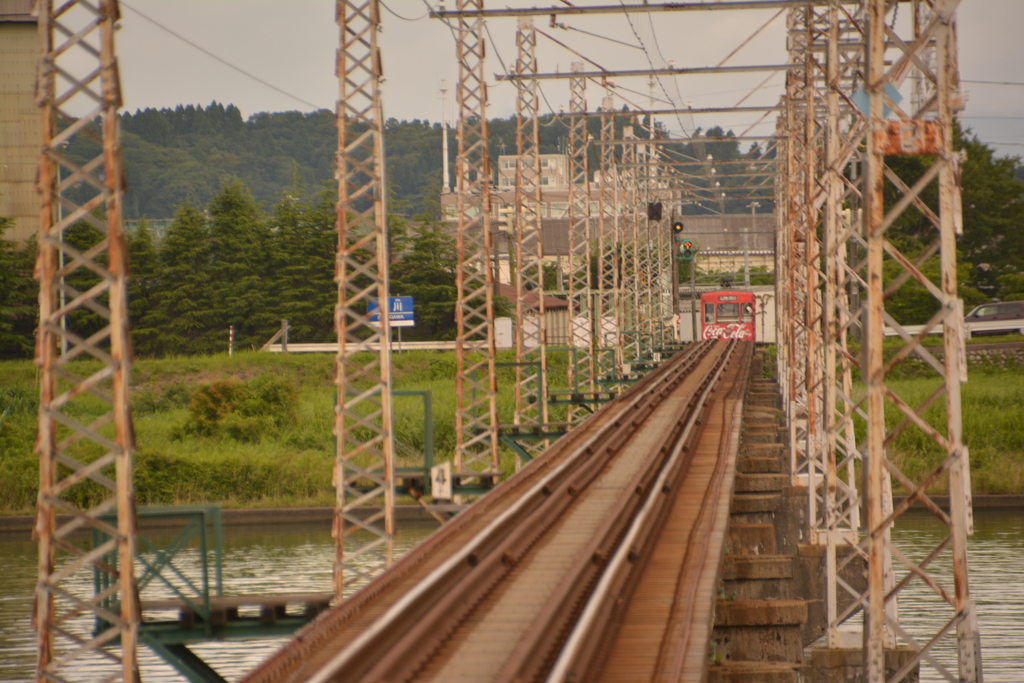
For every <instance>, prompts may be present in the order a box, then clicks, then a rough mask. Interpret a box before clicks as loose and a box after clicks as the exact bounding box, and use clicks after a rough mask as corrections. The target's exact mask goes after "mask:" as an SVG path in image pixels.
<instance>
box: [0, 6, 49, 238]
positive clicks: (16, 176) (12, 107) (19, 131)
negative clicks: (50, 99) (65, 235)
mask: <svg viewBox="0 0 1024 683" xmlns="http://www.w3.org/2000/svg"><path fill="white" fill-rule="evenodd" d="M38 54H39V36H38V32H37V29H36V25H35V23H30V22H23V21H17V22H0V216H7V217H12V218H14V219H15V223H14V229H13V230H10V231H8V232H7V234H6V235H5V238H6V239H8V240H13V241H15V242H24V241H25V240H26V239H28V238H29V237H30V236H31V235H34V234H35V233H37V232H38V231H39V196H38V195H37V194H36V191H35V179H36V165H37V164H38V162H39V145H40V119H39V111H38V109H36V106H35V103H34V101H33V100H34V97H35V83H36V61H37V59H38Z"/></svg>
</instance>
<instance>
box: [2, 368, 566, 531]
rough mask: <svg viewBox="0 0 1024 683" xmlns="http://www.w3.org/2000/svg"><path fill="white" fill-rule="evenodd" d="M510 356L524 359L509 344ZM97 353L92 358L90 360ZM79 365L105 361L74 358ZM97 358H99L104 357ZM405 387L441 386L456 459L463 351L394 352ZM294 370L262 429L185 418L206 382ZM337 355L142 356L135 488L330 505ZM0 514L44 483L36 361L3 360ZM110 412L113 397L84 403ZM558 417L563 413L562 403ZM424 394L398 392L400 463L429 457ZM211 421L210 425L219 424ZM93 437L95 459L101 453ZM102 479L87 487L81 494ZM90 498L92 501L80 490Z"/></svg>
mask: <svg viewBox="0 0 1024 683" xmlns="http://www.w3.org/2000/svg"><path fill="white" fill-rule="evenodd" d="M497 360H498V361H499V362H505V363H507V362H511V361H513V360H514V358H513V356H512V354H511V353H510V352H501V353H500V354H499V358H498V359H497ZM90 363H91V364H90ZM73 365H75V366H76V370H77V371H78V372H79V373H80V374H84V373H86V372H87V371H89V370H93V369H96V368H98V367H99V366H98V364H96V363H92V362H90V361H83V362H80V363H75V364H73ZM93 366H95V367H93ZM565 367H566V360H565V358H564V357H562V355H560V354H557V353H554V354H550V360H549V373H548V377H549V386H551V387H552V388H559V387H564V386H566V382H565ZM393 368H394V374H393V377H394V388H395V390H396V391H430V392H431V397H432V403H433V417H434V421H433V423H434V443H435V451H436V454H435V458H436V459H437V460H438V461H440V460H444V459H450V458H451V457H452V453H453V452H454V449H455V429H454V418H455V405H456V399H455V384H454V375H455V358H454V354H453V353H451V352H435V351H413V352H404V353H401V354H395V355H394V356H393ZM268 376H269V377H273V378H276V379H286V380H287V381H288V382H290V383H291V384H292V385H293V387H294V389H295V391H296V392H297V394H298V399H299V400H298V405H297V408H296V411H295V413H296V414H295V417H296V419H295V420H294V422H292V421H290V420H288V421H281V423H280V424H279V425H277V426H276V427H274V428H269V427H268V428H266V429H262V430H257V431H258V433H257V434H256V436H258V438H256V437H251V438H237V437H238V430H237V429H236V430H234V436H232V430H220V431H217V432H216V433H200V431H201V430H200V431H197V430H188V429H185V428H184V427H185V425H186V424H187V423H188V421H189V420H190V413H189V410H188V406H189V403H190V400H191V398H192V396H193V394H194V392H195V391H196V389H197V388H199V387H200V386H202V385H207V384H210V383H214V382H218V381H222V380H229V381H231V382H235V383H241V384H244V383H248V384H250V385H252V384H253V383H254V382H255V383H258V380H260V378H264V377H268ZM333 377H334V357H333V356H330V355H326V354H295V355H291V354H268V353H240V354H237V355H235V356H232V357H228V356H226V355H220V356H207V357H189V358H165V359H154V360H138V361H136V362H135V364H134V365H133V368H132V387H131V402H132V409H133V420H134V427H135V437H136V453H135V489H136V497H137V500H138V502H139V503H140V504H184V503H198V502H220V503H222V504H225V505H229V506H232V505H233V506H246V507H256V506H264V507H266V506H277V505H283V506H299V505H330V504H332V503H333V500H334V495H335V494H334V488H333V486H332V471H333V467H334V452H335V445H334V435H333V428H334V417H333V416H334V405H335V386H334V380H333ZM514 384H515V369H514V368H508V367H505V368H500V369H499V371H498V389H499V393H498V401H497V403H498V414H499V420H500V421H501V422H503V423H510V422H511V421H512V414H513V409H514V406H513V387H514ZM7 407H10V408H11V412H10V414H9V415H8V417H7V418H6V419H5V420H4V421H3V423H2V424H0V514H18V513H26V512H29V511H31V509H32V508H33V507H34V506H35V498H36V492H37V490H38V476H39V475H38V461H37V456H36V455H35V454H34V453H33V452H32V445H33V441H34V438H35V424H36V414H37V412H38V387H37V376H36V371H35V368H34V367H33V366H32V364H31V363H30V362H27V361H14V362H3V363H0V413H2V412H3V411H4V409H5V408H7ZM76 409H77V410H79V411H82V413H83V414H81V415H80V416H79V417H81V418H83V419H84V418H85V417H88V415H87V414H86V413H92V414H93V415H99V414H100V411H102V410H103V404H102V403H100V402H99V401H92V402H84V403H82V404H80V405H78V406H77V407H76ZM550 419H551V420H552V421H558V420H563V419H564V408H562V409H553V411H552V415H551V418H550ZM423 420H424V417H423V404H422V402H421V400H420V399H419V398H418V397H405V396H397V397H396V398H395V402H394V430H395V437H396V441H397V443H398V465H399V466H405V467H409V466H415V465H418V464H421V463H422V457H423V456H422V454H423V447H424V438H423V437H424V431H423V430H424V423H423ZM208 431H209V430H207V432H208ZM90 448H91V447H90V446H88V445H86V446H82V447H80V448H79V452H78V453H76V455H78V456H79V457H81V458H83V459H84V460H88V459H90V458H91V457H96V456H98V455H99V449H98V448H97V449H94V450H96V453H92V452H91V451H90ZM514 467H515V459H514V457H513V455H512V454H511V453H510V452H509V451H507V450H506V449H504V448H502V452H501V469H502V470H503V471H505V472H511V471H512V470H513V469H514ZM97 493H98V491H96V490H95V489H90V488H89V487H85V489H84V492H82V493H79V495H80V496H83V497H85V498H88V497H89V496H91V495H95V494H97ZM80 502H87V501H80Z"/></svg>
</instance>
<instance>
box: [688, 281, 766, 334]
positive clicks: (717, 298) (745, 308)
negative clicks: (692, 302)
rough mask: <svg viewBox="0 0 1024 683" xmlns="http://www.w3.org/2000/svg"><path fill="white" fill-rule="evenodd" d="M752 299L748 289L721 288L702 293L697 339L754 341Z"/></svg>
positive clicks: (754, 321) (752, 296) (752, 295)
mask: <svg viewBox="0 0 1024 683" xmlns="http://www.w3.org/2000/svg"><path fill="white" fill-rule="evenodd" d="M754 303H755V301H754V294H753V293H751V292H741V291H730V290H725V291H720V292H708V293H707V294H702V295H701V297H700V304H701V306H700V308H701V318H700V322H701V324H700V331H701V339H739V340H741V341H756V330H757V326H756V320H755V313H754V311H755V306H754Z"/></svg>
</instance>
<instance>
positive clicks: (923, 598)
mask: <svg viewBox="0 0 1024 683" xmlns="http://www.w3.org/2000/svg"><path fill="white" fill-rule="evenodd" d="M975 528H976V531H975V534H974V536H973V537H972V538H971V540H970V547H969V562H970V577H971V591H972V595H973V597H974V600H975V602H976V603H977V605H978V619H979V623H980V627H981V637H982V656H983V660H984V666H985V680H986V683H1018V682H1019V681H1021V680H1024V567H1022V564H1024V511H1018V510H1014V511H998V512H995V511H985V510H979V511H978V512H976V513H975ZM431 532H432V528H431V527H426V526H411V525H405V526H403V527H400V529H399V533H398V535H397V538H396V554H397V555H401V554H404V553H405V552H407V551H408V550H409V549H410V548H412V547H413V546H414V545H416V544H417V543H419V542H420V541H421V540H423V539H424V538H426V537H427V536H428V535H429V534H430V533H431ZM942 537H943V531H942V527H941V525H940V524H939V523H938V521H937V520H935V519H934V518H933V517H932V516H931V515H929V514H927V513H916V512H915V513H912V514H910V515H908V516H906V517H905V518H904V519H903V520H901V526H900V527H899V528H898V529H897V530H896V531H895V532H894V534H893V538H894V542H895V543H896V544H897V545H898V546H899V547H900V548H901V549H903V550H904V552H907V553H908V554H909V555H910V556H911V557H912V558H914V559H921V557H922V556H923V555H925V554H926V553H927V552H929V551H930V550H932V549H933V548H934V547H935V546H936V545H937V544H938V543H939V542H940V541H941V540H942ZM194 552H195V555H196V557H197V558H198V554H199V553H198V551H197V550H196V551H194ZM36 553H37V551H36V545H35V544H34V543H32V542H31V541H29V540H28V539H27V538H25V537H24V536H16V535H14V534H0V580H2V582H3V583H2V588H0V681H29V680H31V677H32V674H33V671H34V666H35V640H34V637H35V633H34V631H33V629H32V627H31V625H30V616H31V609H32V591H33V588H34V584H35V579H36V567H37V564H36V563H37V554H36ZM333 553H334V541H333V539H332V538H331V535H330V529H329V527H328V526H327V525H324V526H322V527H321V526H298V527H296V526H264V527H228V528H226V529H225V533H224V569H223V581H224V593H225V594H226V595H232V594H234V595H242V594H268V593H298V592H329V591H330V590H331V561H332V557H333ZM948 557H949V554H948V552H947V553H945V554H944V555H943V557H942V558H940V559H941V560H944V561H940V562H938V563H937V564H935V565H933V571H934V573H935V574H936V575H937V576H939V577H941V578H940V581H941V582H942V583H943V585H945V586H946V587H947V590H949V591H950V592H952V579H951V577H952V570H951V568H950V563H949V561H948ZM83 580H86V579H85V577H83ZM902 595H903V596H904V597H903V598H902V601H901V603H900V620H901V622H902V624H903V626H904V627H905V628H907V629H908V630H909V631H910V632H911V633H918V634H923V633H927V632H928V629H930V633H934V632H935V631H937V630H938V628H939V625H940V624H941V623H942V621H943V620H944V619H948V618H949V616H950V611H949V609H946V608H943V607H942V605H940V604H939V603H938V602H937V600H936V599H935V597H934V596H935V594H934V593H933V592H932V591H931V589H930V588H928V587H927V586H925V585H924V584H922V583H921V582H915V583H914V584H913V585H912V587H911V588H910V589H909V590H908V591H905V592H904V593H902ZM282 642H284V641H283V639H279V638H276V639H262V640H251V641H245V642H215V643H205V644H196V645H194V646H193V650H195V651H196V652H197V653H198V654H199V655H200V656H201V657H202V658H203V659H204V660H205V661H207V662H208V663H209V664H211V665H212V666H213V668H214V669H216V670H217V671H219V672H220V673H221V675H223V676H224V677H225V678H227V679H228V680H229V681H233V680H236V679H238V678H239V677H240V676H241V675H242V674H243V673H244V672H246V671H248V670H250V669H251V668H252V667H253V666H255V665H256V664H257V663H259V662H260V661H262V660H263V659H265V658H266V657H267V656H268V655H270V654H271V653H272V652H274V651H275V650H276V649H277V648H278V647H279V646H280V645H281V643H282ZM139 656H140V661H141V665H142V674H143V679H144V681H145V682H146V683H152V682H154V681H156V682H160V683H171V682H172V681H173V682H174V683H181V682H183V681H184V680H185V679H184V678H182V677H181V676H180V675H178V674H177V672H175V671H174V670H173V669H172V668H170V667H169V666H168V665H166V664H164V663H163V661H162V660H161V659H160V658H158V657H157V656H155V655H153V654H152V653H151V652H150V651H149V650H148V649H147V648H145V647H143V648H141V649H140V653H139ZM937 658H938V659H939V661H940V662H942V663H944V664H945V665H947V666H950V667H952V668H951V671H953V672H955V671H956V664H955V661H956V658H955V653H954V650H953V644H952V642H946V643H941V644H940V647H939V649H938V653H937ZM921 673H922V680H924V681H940V680H943V678H942V677H941V676H939V675H938V674H936V673H935V672H934V670H931V669H930V668H929V667H928V666H922V672H921ZM87 677H88V676H87Z"/></svg>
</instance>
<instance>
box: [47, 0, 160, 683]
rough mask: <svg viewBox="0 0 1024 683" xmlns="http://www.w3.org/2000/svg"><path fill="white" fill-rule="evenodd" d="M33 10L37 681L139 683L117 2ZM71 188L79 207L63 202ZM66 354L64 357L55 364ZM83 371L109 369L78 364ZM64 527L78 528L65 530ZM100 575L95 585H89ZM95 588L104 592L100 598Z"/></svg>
mask: <svg viewBox="0 0 1024 683" xmlns="http://www.w3.org/2000/svg"><path fill="white" fill-rule="evenodd" d="M36 8H37V10H38V21H39V37H40V48H41V50H40V55H39V80H38V83H37V93H36V102H37V104H38V106H39V108H40V112H41V114H42V154H41V156H40V159H39V174H38V191H39V193H40V199H41V202H40V204H41V216H40V218H41V221H40V232H39V253H38V259H37V262H36V274H37V277H38V278H39V290H40V291H39V308H40V326H39V333H38V337H37V344H36V364H37V365H38V366H39V381H40V402H39V433H38V437H37V441H36V451H37V452H38V453H39V499H38V500H39V502H38V510H37V514H36V525H35V529H34V531H33V535H34V537H35V538H36V540H38V541H39V581H38V584H37V587H36V599H35V614H34V623H35V626H36V628H37V630H38V635H39V640H38V653H39V658H38V664H37V668H36V680H37V681H65V680H75V679H76V678H81V677H82V676H83V670H90V669H91V670H92V672H93V673H92V674H91V675H93V676H100V677H103V679H104V680H110V681H113V680H121V681H137V680H139V669H138V662H137V659H136V657H137V647H138V636H139V621H140V613H139V603H138V586H137V583H136V580H135V568H134V558H135V545H136V535H135V527H136V525H135V495H134V489H133V484H132V458H133V451H134V447H135V444H134V434H133V431H132V422H131V413H130V410H129V406H128V384H129V373H130V365H131V344H130V340H129V336H128V310H127V304H128V302H127V286H126V278H127V270H128V259H127V253H126V251H127V248H126V243H125V236H124V232H123V230H122V226H121V196H122V194H123V193H124V170H123V168H122V165H121V147H120V144H119V128H118V114H117V112H118V109H119V107H120V106H121V87H120V81H119V77H118V71H117V60H116V57H115V51H114V30H115V26H116V24H117V22H118V20H119V19H120V14H119V7H118V3H117V2H116V0H104V1H102V2H99V3H95V4H94V3H88V2H76V1H74V0H72V1H71V2H67V3H64V4H62V5H60V6H59V7H54V5H53V3H52V2H49V1H47V0H40V2H38V3H36ZM83 111H84V112H85V113H84V114H81V112H83ZM72 112H74V113H72ZM76 142H77V143H85V146H86V147H89V146H91V145H95V146H96V148H98V149H97V152H96V154H95V156H93V157H92V158H91V159H89V161H87V162H86V163H84V164H82V165H78V164H77V163H75V162H73V161H71V159H70V158H69V157H68V156H67V154H66V149H67V147H68V146H69V145H70V144H74V143H76ZM76 146H78V145H76ZM71 187H75V188H76V192H75V196H76V197H77V198H79V201H72V200H71V199H69V198H68V197H67V196H66V195H65V191H66V190H68V189H69V188H71ZM58 207H60V209H58ZM75 224H78V225H82V226H87V227H88V228H91V229H92V230H93V231H95V232H94V234H93V236H94V238H95V244H94V246H92V247H90V248H88V249H86V250H84V251H82V250H79V249H77V248H75V247H74V246H73V245H72V244H70V243H68V242H66V241H65V239H64V238H65V229H66V228H69V227H70V226H72V225H75ZM58 256H59V257H60V258H58ZM59 301H65V302H66V303H63V304H62V303H58V302H59ZM75 314H77V315H75ZM86 315H89V316H90V317H91V318H92V320H93V321H98V322H87V321H85V320H84V318H85V317H86ZM63 319H67V323H68V324H67V325H64V324H62V321H63ZM62 340H63V341H66V343H67V352H66V353H63V354H60V355H58V348H59V347H60V346H61V344H60V342H61V341H62ZM84 359H90V360H94V361H98V365H97V364H94V363H86V364H84V365H83V364H81V363H72V361H81V360H84ZM58 514H62V515H68V516H69V517H70V519H69V520H68V521H62V522H60V523H58V519H57V515H58ZM83 530H92V531H93V532H98V533H99V534H101V535H102V536H103V537H104V538H106V539H108V540H106V541H105V542H102V543H100V544H98V545H96V546H95V547H92V548H88V549H87V548H83V547H82V546H81V545H80V544H79V543H78V542H77V541H76V540H74V539H73V538H72V534H74V533H75V532H81V531H83ZM90 572H91V573H92V574H93V576H91V577H89V579H92V580H89V579H85V580H82V579H83V575H84V574H87V573H90ZM94 582H95V585H98V586H103V589H102V590H99V589H97V590H94Z"/></svg>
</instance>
